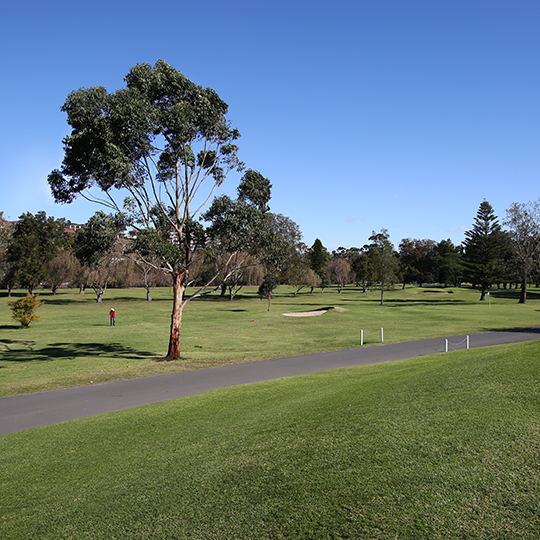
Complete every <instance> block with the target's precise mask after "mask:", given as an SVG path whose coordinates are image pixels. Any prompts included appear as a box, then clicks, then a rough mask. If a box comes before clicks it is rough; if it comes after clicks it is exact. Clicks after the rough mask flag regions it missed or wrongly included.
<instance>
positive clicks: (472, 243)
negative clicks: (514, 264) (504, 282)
mask: <svg viewBox="0 0 540 540" xmlns="http://www.w3.org/2000/svg"><path fill="white" fill-rule="evenodd" d="M463 246H464V257H463V262H464V267H465V276H466V278H467V279H468V280H469V281H470V282H471V283H472V284H473V285H479V286H480V301H483V300H485V297H486V292H487V290H488V288H489V287H490V286H491V285H492V284H493V283H494V282H496V281H497V280H498V278H499V276H500V273H501V258H502V255H503V251H504V238H503V234H502V231H501V226H500V225H499V220H498V218H497V216H496V215H495V213H494V211H493V207H492V206H491V204H489V203H488V202H487V201H486V200H484V201H483V202H482V203H481V204H480V207H479V208H478V212H477V213H476V217H475V218H474V225H473V228H472V229H471V230H468V231H466V232H465V240H464V242H463Z"/></svg>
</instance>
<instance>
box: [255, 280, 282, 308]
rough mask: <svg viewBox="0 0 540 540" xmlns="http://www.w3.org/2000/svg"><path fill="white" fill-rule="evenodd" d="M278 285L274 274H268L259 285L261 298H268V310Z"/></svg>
mask: <svg viewBox="0 0 540 540" xmlns="http://www.w3.org/2000/svg"><path fill="white" fill-rule="evenodd" d="M277 286H278V282H277V279H276V276H274V274H266V276H264V281H263V282H262V283H261V286H260V287H259V291H258V293H259V296H260V297H261V298H268V311H270V302H271V301H272V294H273V292H274V289H275V288H276V287H277Z"/></svg>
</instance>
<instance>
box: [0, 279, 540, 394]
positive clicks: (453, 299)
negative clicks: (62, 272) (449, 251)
mask: <svg viewBox="0 0 540 540" xmlns="http://www.w3.org/2000/svg"><path fill="white" fill-rule="evenodd" d="M430 291H431V292H430ZM433 291H434V290H433V289H432V290H427V291H426V290H425V289H417V288H407V289H406V290H405V291H402V290H395V291H391V292H388V293H387V294H386V304H385V305H384V306H380V305H379V292H378V291H373V292H370V293H368V294H362V293H361V292H360V291H359V290H358V289H354V288H352V287H349V288H348V289H346V290H345V292H344V293H343V294H341V295H339V294H337V293H336V292H335V291H332V290H327V291H325V293H324V295H322V296H321V295H320V294H314V295H310V294H307V293H302V294H301V295H299V296H298V297H297V298H294V297H293V296H292V294H291V289H290V288H287V287H280V288H279V289H278V293H277V295H276V298H275V299H274V300H273V302H272V307H271V311H270V312H268V311H267V302H266V301H264V300H260V299H259V298H258V297H257V296H256V291H255V289H253V288H251V289H245V290H243V291H242V293H243V295H242V296H241V297H240V298H238V299H237V300H235V301H233V302H229V301H228V300H224V299H221V298H219V297H217V296H216V295H212V296H210V297H209V298H207V299H205V300H195V301H193V302H191V303H190V304H189V305H188V307H187V308H186V310H185V313H184V324H183V328H182V351H183V355H184V356H185V359H184V360H182V361H180V362H173V363H156V362H154V361H153V358H155V357H157V356H162V355H163V354H164V352H165V351H166V347H167V343H168V331H169V321H170V309H171V294H170V292H169V290H168V289H161V290H156V291H154V293H153V296H154V301H153V302H151V303H148V302H146V301H145V293H144V291H142V290H109V291H107V295H106V299H105V301H104V303H103V304H97V303H96V302H95V296H94V295H93V294H92V293H90V292H89V293H87V294H86V295H84V296H80V295H78V294H77V293H76V292H75V291H65V290H63V291H60V293H59V294H58V295H57V296H56V297H53V296H52V295H51V294H50V293H49V292H47V291H44V292H43V294H42V299H44V300H45V305H44V306H43V307H42V308H40V311H39V313H40V315H41V318H42V322H40V323H36V324H33V325H32V326H31V327H30V328H29V329H26V330H25V329H21V328H20V327H18V326H17V325H16V324H15V322H14V321H13V320H12V319H11V312H10V310H9V307H8V305H7V304H8V301H9V299H8V298H7V297H6V295H5V293H4V294H3V295H0V330H1V333H0V395H10V394H16V393H22V392H32V391H37V390H45V389H51V388H59V387H64V386H76V385H82V384H90V383H91V382H104V381H108V380H113V379H118V378H128V377H138V376H144V375H152V374H157V373H163V372H169V371H179V370H184V369H196V368H200V367H208V366H214V365H220V364H226V363H237V362H243V361H249V360H252V359H265V358H275V357H282V356H291V355H297V354H305V353H311V352H320V351H327V350H335V349H344V348H352V347H357V346H359V342H360V329H363V330H364V341H365V343H366V344H368V345H369V344H374V343H377V342H378V340H379V339H380V328H381V327H384V336H385V342H396V341H403V340H408V339H418V338H424V337H426V338H427V337H448V336H452V335H458V334H464V333H469V334H473V333H475V332H482V331H486V330H491V329H496V328H507V327H516V326H530V325H534V324H537V323H538V322H539V320H540V317H538V300H537V298H538V297H539V293H538V291H536V290H533V291H532V292H531V294H530V300H528V302H527V303H526V304H525V305H518V304H517V294H518V291H515V290H512V291H493V292H492V296H491V306H490V304H489V303H487V302H483V303H480V302H478V298H479V294H478V292H477V291H471V290H469V289H447V290H441V289H439V290H438V292H433ZM17 293H18V295H23V294H24V293H23V292H22V291H17ZM111 306H113V307H115V309H116V312H117V326H116V327H114V328H110V327H109V326H108V311H109V309H110V307H111ZM328 306H337V307H342V308H345V309H346V310H347V311H344V312H338V311H335V310H331V311H329V312H328V313H326V314H325V315H323V316H321V317H309V318H291V317H284V316H283V313H285V312H290V311H310V310H314V309H318V308H321V307H328ZM252 321H253V322H252Z"/></svg>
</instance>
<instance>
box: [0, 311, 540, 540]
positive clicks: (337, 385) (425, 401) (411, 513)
mask: <svg viewBox="0 0 540 540" xmlns="http://www.w3.org/2000/svg"><path fill="white" fill-rule="evenodd" d="M115 307H116V306H115ZM119 311H120V312H121V311H122V310H119ZM105 314H106V313H105ZM539 376H540V341H533V342H527V343H523V344H517V345H510V346H500V347H492V348H486V349H476V350H470V351H459V352H453V353H447V354H439V355H433V356H426V357H422V358H419V359H412V360H405V361H400V362H395V363H391V364H379V365H372V366H363V367H358V368H351V369H344V370H335V371H330V372H325V373H318V374H314V375H308V376H302V377H294V378H288V379H281V380H277V381H269V382H264V383H258V384H252V385H246V386H242V387H234V388H227V389H221V390H218V391H213V392H208V393H204V394H199V395H195V396H191V397H188V398H184V399H181V400H176V401H171V402H166V403H160V404H155V405H150V406H146V407H141V408H138V409H132V410H128V411H123V412H119V413H111V414H106V415H102V416H96V417H91V418H85V419H81V420H76V421H71V422H66V423H64V424H58V425H54V426H48V427H44V428H38V429H34V430H30V431H26V432H21V433H15V434H12V435H6V436H4V437H1V438H0V464H1V470H2V474H1V483H0V537H2V538H13V539H19V538H40V539H57V538H73V539H77V540H80V539H86V538H88V539H90V538H91V539H95V538H100V539H113V538H114V539H123V538H125V539H129V540H133V539H146V538H158V539H186V540H187V539H191V540H193V539H201V540H202V539H235V540H236V539H278V538H294V539H309V540H317V539H339V538H342V539H344V538H347V539H352V538H357V539H364V538H365V539H372V538H378V539H395V538H400V539H414V540H417V539H424V538H425V539H432V538H444V539H460V540H461V539H483V538H485V539H492V538H505V539H520V540H521V539H524V538H538V532H539V531H540V460H539V454H540V414H539V412H540V384H539V381H540V379H539Z"/></svg>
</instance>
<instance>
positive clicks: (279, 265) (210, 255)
mask: <svg viewBox="0 0 540 540" xmlns="http://www.w3.org/2000/svg"><path fill="white" fill-rule="evenodd" d="M256 184H259V188H261V186H262V187H264V189H263V191H265V193H266V195H265V196H264V198H262V199H260V200H259V202H256V203H254V202H253V201H251V200H250V199H249V195H248V194H247V191H248V190H249V189H251V188H250V187H249V186H251V187H253V185H256ZM270 187H271V186H270V184H269V181H268V180H267V179H265V178H263V177H262V176H261V175H260V174H259V173H256V172H255V171H248V172H247V173H246V175H245V176H244V178H243V180H242V182H241V184H240V186H239V188H238V194H239V197H238V200H236V201H233V200H231V199H229V198H228V197H220V198H218V199H216V200H215V201H214V202H213V204H212V205H211V206H210V209H209V210H208V212H206V213H205V215H204V219H205V220H208V221H209V222H210V223H211V226H209V227H208V228H207V231H206V232H205V233H204V234H202V232H201V231H199V235H201V239H200V240H199V249H198V251H197V256H196V258H195V259H196V261H197V264H195V263H193V264H192V265H191V273H192V284H194V285H198V286H205V284H208V283H210V282H212V283H213V287H212V288H211V289H210V290H214V289H216V288H219V289H221V295H222V296H225V295H227V296H228V298H229V299H231V300H232V299H234V297H235V296H236V294H237V293H238V292H239V291H240V290H241V288H242V287H243V286H245V285H263V284H264V286H263V287H262V289H261V290H262V291H265V292H264V293H263V296H269V295H271V293H272V291H273V290H274V289H275V287H276V286H277V285H278V284H280V283H286V284H289V285H292V286H294V287H295V288H296V291H295V295H296V294H297V293H298V292H300V291H301V290H302V289H304V288H306V287H307V288H309V289H310V290H311V292H313V290H314V289H315V288H316V287H320V289H321V292H323V291H324V289H325V288H326V287H328V286H329V285H330V284H335V285H337V287H338V289H339V292H341V291H342V290H343V288H344V287H345V286H346V285H347V284H350V283H356V285H357V286H361V287H362V289H363V291H364V292H365V291H367V290H369V288H370V287H372V286H373V285H374V284H377V285H378V286H379V287H380V290H381V303H383V302H384V292H385V290H387V288H388V287H391V286H393V285H394V284H395V283H396V282H400V283H402V284H403V287H405V286H406V284H409V283H411V284H412V283H414V284H417V285H419V286H420V287H421V286H422V285H423V284H426V283H429V284H432V283H439V284H443V285H445V286H447V285H449V284H451V285H454V286H459V285H460V284H461V283H462V282H463V281H465V282H467V283H471V284H472V285H473V286H477V287H478V288H479V289H480V300H484V299H485V295H486V292H487V290H488V289H489V288H490V287H491V286H492V285H493V284H497V286H499V287H500V286H501V285H502V286H503V287H505V288H506V287H507V286H508V284H509V285H510V287H511V286H512V284H513V283H520V285H521V296H520V302H525V301H526V298H527V284H528V283H529V281H530V280H531V279H538V276H539V272H538V269H539V265H538V260H539V254H540V242H539V241H538V238H539V237H540V212H539V206H538V203H527V204H517V203H515V204H513V205H512V206H511V207H510V209H509V210H508V211H507V219H506V221H505V222H504V224H506V225H507V227H508V229H507V230H503V229H502V227H501V225H500V224H499V220H498V218H497V216H495V214H494V211H493V208H492V207H491V205H490V204H489V203H488V202H487V201H483V202H482V203H481V204H480V207H479V209H478V212H477V215H476V217H475V219H474V226H473V228H472V229H471V230H469V231H467V232H466V233H465V241H464V242H463V244H462V245H460V246H455V245H454V244H453V243H452V242H451V240H449V239H448V240H441V241H440V242H435V241H433V240H430V239H410V238H405V239H403V240H402V241H401V242H400V244H399V246H398V250H397V251H396V250H395V249H394V246H393V245H392V243H391V242H390V238H389V234H388V231H387V230H385V229H383V230H382V231H381V232H379V233H375V232H373V234H372V236H370V238H369V239H368V242H369V243H367V244H365V245H364V246H363V247H362V248H356V247H352V248H343V247H340V248H338V249H337V250H335V251H333V252H332V254H330V253H329V252H328V250H327V249H326V248H325V247H324V246H323V245H322V243H321V241H320V240H319V239H316V240H315V242H314V243H313V245H312V246H311V247H309V248H308V246H307V245H306V244H304V243H303V241H302V234H301V232H300V230H299V227H298V225H297V224H296V223H294V222H293V221H292V220H291V219H289V218H287V217H285V216H283V215H281V214H273V213H271V212H269V207H268V201H269V197H270ZM256 192H257V193H259V194H260V190H257V191H256ZM251 196H252V197H255V195H253V194H252V195H251ZM257 219H262V221H260V222H259V223H257ZM246 224H249V227H251V231H252V232H251V235H252V240H251V241H249V242H248V241H246V227H247V225H246ZM68 225H69V224H66V223H65V221H64V220H62V219H59V220H55V219H54V218H51V217H47V216H46V215H45V213H43V212H40V213H38V214H37V215H35V216H33V215H32V214H29V213H26V214H23V215H22V216H20V218H19V220H18V222H17V223H16V224H15V226H14V227H12V228H11V227H9V224H7V222H4V221H3V220H2V219H1V214H0V245H1V246H2V248H3V249H2V250H0V272H1V274H0V278H1V282H2V286H4V287H5V288H7V289H8V291H9V290H11V288H12V287H13V286H14V285H18V286H22V287H26V288H28V290H29V292H30V294H32V292H33V289H34V288H35V287H36V286H37V285H38V284H43V285H45V286H48V287H50V288H51V289H52V291H53V293H55V292H56V290H57V289H58V287H60V286H61V285H63V284H67V283H69V284H70V285H72V286H73V285H76V286H78V287H79V288H80V290H81V292H84V288H85V287H87V286H89V287H92V288H93V289H94V291H95V293H96V299H97V301H98V302H101V300H102V298H103V295H104V294H105V291H106V289H107V286H108V285H109V284H111V283H112V284H113V285H114V286H120V287H122V286H143V287H145V288H146V290H147V299H148V300H151V294H150V291H151V289H152V287H155V286H164V285H171V284H172V283H171V280H170V275H169V273H166V272H163V271H162V270H161V269H160V268H159V265H158V262H159V261H156V260H155V258H152V257H150V258H147V259H144V258H140V254H141V253H144V249H148V248H145V246H147V244H148V238H146V237H145V236H144V235H141V237H138V238H136V239H128V238H125V237H121V236H119V233H120V231H122V230H123V229H124V227H125V225H126V224H125V221H124V220H123V219H122V217H121V216H119V215H116V216H115V215H112V214H110V215H107V214H105V213H103V212H97V213H96V214H95V215H94V216H92V217H91V218H90V219H89V221H88V222H87V223H86V224H85V225H84V226H83V227H82V228H81V229H80V231H79V232H78V233H77V234H72V232H71V229H69V226H68ZM247 232H248V233H249V229H248V230H247ZM248 236H249V234H248ZM203 237H204V240H203ZM241 238H242V240H241ZM173 240H174V239H173ZM167 243H168V244H173V245H174V242H173V241H171V240H170V239H169V240H166V242H165V246H166V245H167ZM241 243H242V245H243V248H244V249H234V248H235V247H238V246H239V245H240V244H241ZM141 246H143V247H142V248H141ZM148 254H150V252H149V251H148ZM269 284H272V286H271V287H269Z"/></svg>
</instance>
